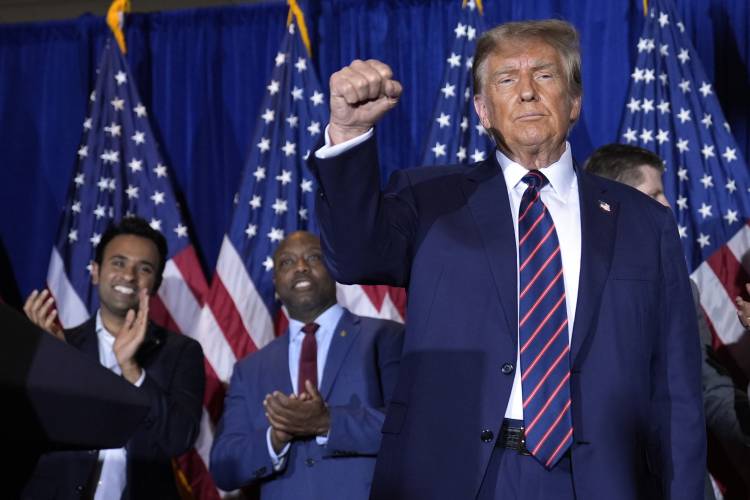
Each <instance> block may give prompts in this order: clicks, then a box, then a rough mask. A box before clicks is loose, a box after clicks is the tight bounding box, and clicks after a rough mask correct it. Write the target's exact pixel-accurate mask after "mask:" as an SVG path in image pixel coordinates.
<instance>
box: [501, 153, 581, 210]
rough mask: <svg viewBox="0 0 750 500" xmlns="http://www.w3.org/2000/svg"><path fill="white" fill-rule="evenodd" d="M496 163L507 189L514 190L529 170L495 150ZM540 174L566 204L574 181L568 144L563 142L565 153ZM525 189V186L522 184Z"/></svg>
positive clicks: (571, 156)
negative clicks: (501, 172) (498, 165)
mask: <svg viewBox="0 0 750 500" xmlns="http://www.w3.org/2000/svg"><path fill="white" fill-rule="evenodd" d="M497 162H498V163H499V164H500V168H501V169H502V171H503V177H505V184H506V185H507V186H508V189H516V188H517V187H518V185H519V183H522V180H521V179H523V177H524V176H525V175H526V174H528V173H529V170H528V169H527V168H526V167H524V166H522V165H520V164H518V163H516V162H514V161H513V160H511V159H510V158H508V157H507V156H505V155H504V154H503V153H502V152H501V151H500V150H499V149H498V150H497ZM541 172H542V173H543V174H544V175H545V177H547V180H548V181H549V186H550V187H551V188H552V190H553V191H554V192H555V193H556V194H557V196H558V197H559V198H560V200H562V201H563V202H567V200H568V194H569V193H570V188H571V186H572V184H573V183H574V182H575V180H576V173H575V169H574V168H573V155H572V154H571V152H570V144H569V143H568V142H567V141H566V142H565V151H564V152H563V154H562V156H560V159H559V160H557V161H556V162H554V163H552V164H551V165H548V166H546V167H544V168H543V169H541ZM522 186H523V189H526V184H525V183H523V184H522Z"/></svg>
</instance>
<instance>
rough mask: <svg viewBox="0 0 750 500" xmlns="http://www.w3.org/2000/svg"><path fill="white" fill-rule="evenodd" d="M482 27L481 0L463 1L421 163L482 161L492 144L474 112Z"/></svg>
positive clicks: (443, 163)
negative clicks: (474, 73) (473, 72)
mask: <svg viewBox="0 0 750 500" xmlns="http://www.w3.org/2000/svg"><path fill="white" fill-rule="evenodd" d="M482 31H484V22H483V20H482V14H481V0H480V1H479V2H478V3H476V2H475V1H474V0H470V1H464V2H463V6H462V8H461V15H460V16H459V19H458V24H457V25H456V27H455V29H454V30H453V34H454V35H455V36H454V38H453V45H452V46H451V51H450V54H449V55H448V57H447V58H446V66H445V74H444V75H443V80H442V81H443V82H444V84H443V86H442V87H441V88H440V92H439V94H438V97H437V100H436V102H435V112H434V118H433V120H432V122H431V123H430V132H429V134H428V135H427V142H426V143H425V148H424V152H423V154H422V164H423V165H446V164H453V163H470V162H476V161H482V160H484V159H485V157H486V155H487V154H488V152H489V151H492V150H493V149H494V144H493V142H492V140H491V139H490V137H489V136H488V135H487V132H486V131H485V130H484V128H483V127H482V125H481V124H480V123H479V119H478V117H477V115H476V113H475V112H474V103H473V102H472V92H471V87H472V79H471V64H472V61H473V60H474V58H473V56H474V49H475V48H476V45H477V37H478V36H479V35H481V33H482Z"/></svg>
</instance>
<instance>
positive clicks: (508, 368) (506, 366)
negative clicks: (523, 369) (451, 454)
mask: <svg viewBox="0 0 750 500" xmlns="http://www.w3.org/2000/svg"><path fill="white" fill-rule="evenodd" d="M515 368H516V367H515V366H513V363H503V366H501V367H500V371H501V372H503V375H510V374H511V373H513V370H514V369H515Z"/></svg>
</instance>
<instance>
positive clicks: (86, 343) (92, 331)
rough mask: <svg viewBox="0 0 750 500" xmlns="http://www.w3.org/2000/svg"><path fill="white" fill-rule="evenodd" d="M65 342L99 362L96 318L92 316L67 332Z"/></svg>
mask: <svg viewBox="0 0 750 500" xmlns="http://www.w3.org/2000/svg"><path fill="white" fill-rule="evenodd" d="M65 341H66V342H67V343H68V344H69V345H71V346H73V347H75V348H76V349H78V350H79V351H81V352H83V353H84V354H85V355H86V356H89V357H91V358H93V359H95V360H97V362H98V361H99V342H98V339H97V337H96V316H92V317H91V318H89V319H88V321H86V322H85V323H83V324H81V325H79V326H77V327H75V328H73V329H72V330H70V331H66V332H65Z"/></svg>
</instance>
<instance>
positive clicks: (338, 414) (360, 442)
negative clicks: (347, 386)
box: [326, 322, 403, 457]
mask: <svg viewBox="0 0 750 500" xmlns="http://www.w3.org/2000/svg"><path fill="white" fill-rule="evenodd" d="M387 325H388V326H387V327H384V328H382V331H381V332H379V334H378V336H377V339H376V358H377V368H378V369H377V372H378V380H377V381H376V382H377V383H376V384H373V385H374V386H375V387H377V388H378V389H379V391H380V397H381V401H382V403H383V404H382V406H378V407H372V406H367V405H363V404H361V401H360V400H359V399H356V398H355V399H353V400H352V403H351V404H349V405H346V406H332V407H329V411H330V414H331V427H330V431H329V433H328V442H327V444H326V454H327V455H328V456H334V457H336V456H342V457H345V456H357V455H367V456H375V455H377V453H378V450H379V449H380V438H381V428H382V427H383V421H384V420H385V409H386V407H387V405H388V402H389V401H390V398H391V396H392V395H393V390H394V388H395V386H396V379H397V377H398V368H399V361H400V359H401V348H402V344H403V327H402V326H401V325H398V324H395V323H390V322H389V323H387Z"/></svg>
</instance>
